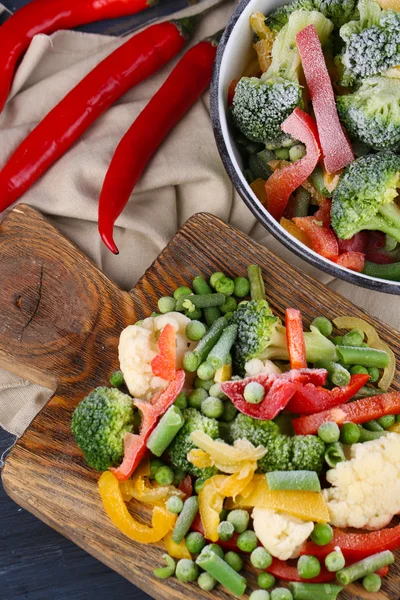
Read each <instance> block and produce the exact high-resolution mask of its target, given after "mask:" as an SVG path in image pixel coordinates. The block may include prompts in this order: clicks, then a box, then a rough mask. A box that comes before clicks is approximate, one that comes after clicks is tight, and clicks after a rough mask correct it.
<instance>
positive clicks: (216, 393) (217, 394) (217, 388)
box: [208, 383, 226, 400]
mask: <svg viewBox="0 0 400 600" xmlns="http://www.w3.org/2000/svg"><path fill="white" fill-rule="evenodd" d="M208 393H209V394H210V396H213V397H214V398H220V399H221V400H225V398H226V395H225V394H224V392H223V391H222V388H221V384H220V383H214V384H213V385H212V386H211V387H210V389H209V390H208Z"/></svg>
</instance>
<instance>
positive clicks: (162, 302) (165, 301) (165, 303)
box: [158, 296, 176, 315]
mask: <svg viewBox="0 0 400 600" xmlns="http://www.w3.org/2000/svg"><path fill="white" fill-rule="evenodd" d="M175 307H176V300H175V298H171V296H164V297H163V298H160V299H159V301H158V310H159V311H160V313H161V314H162V315H164V314H166V313H169V312H173V311H174V310H175Z"/></svg>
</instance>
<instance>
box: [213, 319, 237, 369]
mask: <svg viewBox="0 0 400 600" xmlns="http://www.w3.org/2000/svg"><path fill="white" fill-rule="evenodd" d="M237 331H238V328H237V325H234V324H232V325H228V327H226V328H225V329H224V331H223V332H222V335H221V337H220V338H219V340H218V342H217V343H216V344H215V346H214V348H212V350H211V351H210V353H209V355H208V356H207V364H209V365H211V367H212V368H213V369H214V371H217V369H220V368H221V367H223V366H224V364H225V363H226V359H227V357H228V354H229V353H230V351H231V348H232V346H233V344H234V343H235V340H236V336H237Z"/></svg>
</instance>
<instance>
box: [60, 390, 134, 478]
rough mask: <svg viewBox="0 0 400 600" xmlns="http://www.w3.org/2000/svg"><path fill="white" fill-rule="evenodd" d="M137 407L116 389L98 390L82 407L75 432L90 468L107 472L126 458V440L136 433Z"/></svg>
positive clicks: (75, 418) (75, 419)
mask: <svg viewBox="0 0 400 600" xmlns="http://www.w3.org/2000/svg"><path fill="white" fill-rule="evenodd" d="M133 427H134V407H133V401H132V398H131V397H130V396H128V395H127V394H123V393H122V392H120V391H119V390H117V389H116V388H106V387H98V388H96V389H95V390H93V392H90V394H89V395H88V396H86V398H84V399H83V400H82V402H81V403H80V404H78V406H77V408H76V409H75V411H74V414H73V415H72V423H71V429H72V433H73V436H74V438H75V441H76V443H77V444H78V446H79V448H80V449H81V450H82V452H83V454H84V456H85V460H86V462H87V464H88V465H89V466H90V467H93V468H94V469H97V470H98V471H106V470H107V469H109V468H110V467H113V466H116V465H118V464H119V463H120V462H121V460H122V458H123V455H124V437H125V434H126V433H132V431H133Z"/></svg>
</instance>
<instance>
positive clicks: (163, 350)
mask: <svg viewBox="0 0 400 600" xmlns="http://www.w3.org/2000/svg"><path fill="white" fill-rule="evenodd" d="M158 349H159V351H160V354H157V356H155V357H154V358H153V360H152V361H151V370H152V371H153V375H155V376H156V377H162V378H163V379H166V380H167V381H172V380H173V379H175V376H176V331H175V329H174V327H173V326H172V325H171V323H167V325H165V327H164V329H163V330H162V332H161V335H160V337H159V339H158Z"/></svg>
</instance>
